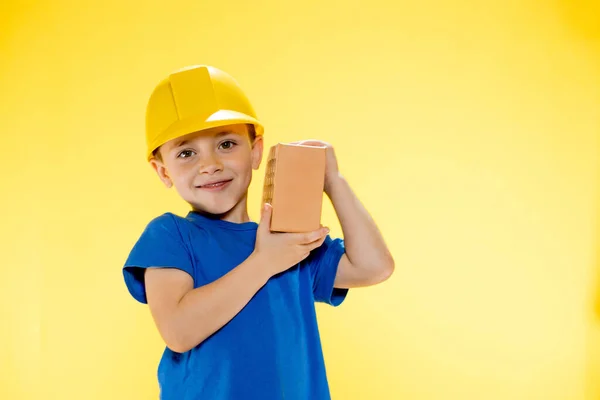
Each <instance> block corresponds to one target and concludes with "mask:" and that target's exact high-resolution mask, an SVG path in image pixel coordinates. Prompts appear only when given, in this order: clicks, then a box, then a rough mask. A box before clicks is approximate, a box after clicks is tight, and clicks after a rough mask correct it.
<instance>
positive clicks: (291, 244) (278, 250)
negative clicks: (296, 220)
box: [254, 204, 329, 278]
mask: <svg viewBox="0 0 600 400" xmlns="http://www.w3.org/2000/svg"><path fill="white" fill-rule="evenodd" d="M272 211H273V208H272V207H271V205H270V204H265V205H264V207H263V210H262V214H261V218H260V224H259V226H258V230H257V232H256V245H255V248H254V254H255V255H256V256H257V257H258V258H260V259H261V260H263V261H264V265H265V268H267V272H268V273H269V278H270V277H271V276H273V275H276V274H278V273H280V272H283V271H285V270H287V269H289V268H290V267H292V266H293V265H296V264H298V263H299V262H300V261H302V260H304V259H305V258H306V257H308V255H309V254H310V252H311V251H312V250H314V249H316V248H317V247H319V246H321V245H322V244H323V242H324V241H325V238H326V237H327V234H328V233H329V229H328V228H325V227H321V228H320V229H317V230H316V231H312V232H303V233H280V232H271V229H270V227H271V214H272Z"/></svg>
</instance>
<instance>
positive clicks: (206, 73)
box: [123, 66, 394, 400]
mask: <svg viewBox="0 0 600 400" xmlns="http://www.w3.org/2000/svg"><path fill="white" fill-rule="evenodd" d="M146 112H147V114H146V140H147V146H148V148H147V159H148V161H149V162H150V164H151V165H152V167H153V169H154V170H155V171H156V173H157V175H158V176H159V178H160V179H161V181H162V182H163V183H164V184H165V186H166V187H167V188H171V187H173V186H174V187H175V189H176V190H177V192H178V194H179V195H180V196H181V197H182V198H183V199H184V200H185V201H186V202H188V203H189V204H190V206H191V207H192V210H191V211H190V212H189V213H188V214H187V216H186V217H180V216H176V215H174V214H172V213H165V214H163V215H161V216H159V217H157V218H155V219H153V220H152V221H151V222H150V223H149V224H148V226H147V227H146V228H145V230H144V231H143V233H142V235H141V237H140V238H139V239H138V241H137V242H136V243H135V245H134V246H133V249H132V250H131V253H130V254H129V257H128V259H127V261H126V262H125V265H124V267H123V274H124V278H125V282H126V285H127V288H128V290H129V292H130V293H131V295H132V296H133V297H134V298H135V299H136V300H138V301H139V302H141V303H147V304H148V306H149V309H150V312H151V315H152V317H153V320H154V322H155V324H156V326H157V329H158V331H159V332H160V335H161V337H162V338H163V340H164V341H165V344H166V349H165V351H164V353H163V356H162V359H161V361H160V365H159V367H158V380H159V385H160V393H161V399H164V400H196V399H206V400H216V399H228V400H229V399H234V400H253V399H260V400H271V399H277V400H279V399H287V400H322V399H329V398H330V394H329V388H328V383H327V377H326V372H325V365H324V360H323V354H322V349H321V344H320V339H319V331H318V326H317V320H316V313H315V302H316V301H319V302H324V303H327V304H330V305H333V306H337V305H339V304H341V302H342V301H343V300H344V298H345V296H346V294H347V292H348V289H349V288H353V287H360V286H367V285H373V284H377V283H379V282H382V281H384V280H386V279H387V278H388V277H389V276H390V275H391V273H392V271H393V269H394V262H393V260H392V257H391V255H390V253H389V251H388V249H387V247H386V245H385V244H384V241H383V239H382V237H381V235H380V233H379V231H378V229H377V228H376V226H375V224H374V223H373V221H372V220H371V218H370V217H369V215H368V213H367V212H366V210H365V209H364V208H363V206H362V205H361V204H360V202H359V201H358V199H357V198H356V197H355V196H354V194H353V192H352V191H351V189H350V187H349V186H348V184H347V182H346V181H345V180H344V178H343V177H342V176H341V174H340V173H339V171H338V166H337V162H336V158H335V155H334V150H333V148H332V147H331V146H330V145H328V144H327V143H324V142H319V141H304V142H302V143H303V144H306V145H319V146H322V145H324V146H327V150H326V151H327V165H326V176H325V188H324V191H325V193H326V194H327V196H328V197H329V198H330V199H331V201H332V204H333V206H334V208H335V210H336V213H337V216H338V218H339V220H340V223H341V226H342V229H343V233H344V239H340V238H337V239H332V238H330V237H329V236H328V230H327V229H326V228H321V229H318V230H316V231H314V232H306V233H273V232H271V231H270V229H269V221H270V217H271V208H270V206H269V205H265V207H264V208H263V211H262V214H261V220H260V223H255V222H252V221H251V220H250V218H249V217H248V212H247V195H248V186H249V185H250V182H251V180H252V170H256V169H258V168H259V166H260V163H261V159H262V155H263V139H262V135H263V133H264V128H263V126H262V125H261V124H260V122H259V121H258V120H257V119H256V116H255V114H254V110H253V109H252V106H251V105H250V103H249V101H248V99H247V98H246V96H245V95H244V93H243V92H242V90H241V89H240V87H239V86H238V84H237V82H236V81H235V80H234V79H233V78H232V77H231V76H229V75H228V74H226V73H225V72H223V71H220V70H218V69H216V68H213V67H209V66H192V67H187V68H184V69H181V70H179V71H176V72H174V73H173V74H171V75H170V76H169V77H168V78H166V79H164V80H163V81H162V82H161V83H160V84H159V85H158V86H157V87H156V88H155V90H154V92H153V93H152V95H151V97H150V100H149V103H148V107H147V111H146Z"/></svg>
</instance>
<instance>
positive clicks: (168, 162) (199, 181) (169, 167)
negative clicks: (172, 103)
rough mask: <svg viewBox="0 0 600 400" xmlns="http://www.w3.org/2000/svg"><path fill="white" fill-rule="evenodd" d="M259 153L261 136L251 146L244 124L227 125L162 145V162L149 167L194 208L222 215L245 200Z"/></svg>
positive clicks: (259, 157)
mask: <svg viewBox="0 0 600 400" xmlns="http://www.w3.org/2000/svg"><path fill="white" fill-rule="evenodd" d="M262 151H263V143H262V137H260V136H259V137H257V138H256V140H255V142H254V146H252V143H250V136H249V132H248V127H247V125H245V124H239V125H228V126H224V127H218V128H212V129H207V130H203V131H201V132H195V133H191V134H189V135H186V136H183V137H180V138H177V139H173V140H171V141H169V142H167V143H165V144H164V145H162V146H161V148H160V154H161V158H162V160H159V159H153V160H151V164H152V166H153V167H154V169H155V170H156V172H157V174H158V176H159V177H160V179H161V180H162V181H163V183H164V184H165V186H167V187H168V188H170V187H171V186H175V188H176V190H177V192H178V193H179V195H180V196H181V197H182V198H183V199H184V200H185V201H187V202H188V203H190V204H191V205H192V207H193V208H194V209H196V210H200V211H204V212H208V213H211V214H224V213H227V212H229V211H231V210H232V209H233V208H234V207H235V206H236V205H237V204H239V203H240V202H241V201H242V200H244V199H245V196H246V193H247V190H248V186H249V185H250V182H251V180H252V170H253V169H258V167H259V166H260V161H261V158H262ZM212 183H218V185H216V186H214V185H210V184H212ZM223 183H224V184H223Z"/></svg>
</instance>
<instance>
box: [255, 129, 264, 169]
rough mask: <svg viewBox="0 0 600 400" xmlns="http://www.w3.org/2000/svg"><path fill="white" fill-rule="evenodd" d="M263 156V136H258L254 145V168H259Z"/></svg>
mask: <svg viewBox="0 0 600 400" xmlns="http://www.w3.org/2000/svg"><path fill="white" fill-rule="evenodd" d="M262 156H263V137H262V135H261V136H257V137H256V138H255V139H254V144H253V145H252V169H258V168H259V167H260V163H261V161H262Z"/></svg>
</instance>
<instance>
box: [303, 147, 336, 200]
mask: <svg viewBox="0 0 600 400" xmlns="http://www.w3.org/2000/svg"><path fill="white" fill-rule="evenodd" d="M291 144H301V145H305V146H315V147H326V148H327V150H326V165H325V193H327V194H329V193H330V188H331V186H332V184H333V183H334V182H335V180H336V179H338V178H339V177H340V171H339V168H338V163H337V158H336V156H335V151H334V149H333V146H332V145H331V144H329V143H327V142H323V141H321V140H313V139H310V140H300V141H297V142H291Z"/></svg>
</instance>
